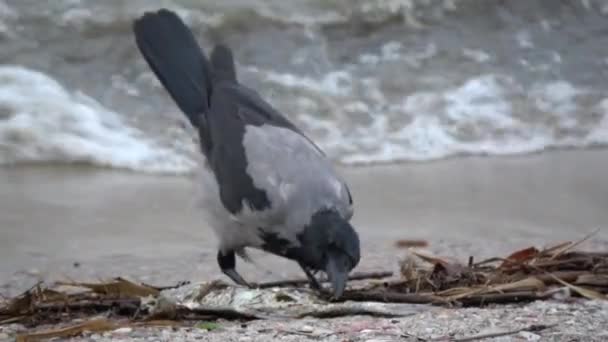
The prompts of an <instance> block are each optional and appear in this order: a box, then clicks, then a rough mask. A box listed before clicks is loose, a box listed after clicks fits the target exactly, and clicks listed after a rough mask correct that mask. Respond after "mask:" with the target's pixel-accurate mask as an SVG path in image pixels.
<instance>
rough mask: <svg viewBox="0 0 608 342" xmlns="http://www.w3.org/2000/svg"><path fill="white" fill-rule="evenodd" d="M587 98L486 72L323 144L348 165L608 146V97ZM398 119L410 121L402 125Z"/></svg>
mask: <svg viewBox="0 0 608 342" xmlns="http://www.w3.org/2000/svg"><path fill="white" fill-rule="evenodd" d="M587 94H588V92H587V90H585V89H581V88H576V87H574V86H573V85H572V84H569V83H567V82H565V81H557V82H552V83H548V84H541V85H536V86H534V87H532V90H530V91H528V90H526V89H524V88H523V87H522V86H520V85H518V84H516V83H515V82H514V81H513V80H512V79H509V78H508V77H503V76H497V75H482V76H479V77H475V78H472V79H470V80H468V81H466V82H464V83H463V84H461V85H460V86H457V87H454V88H452V89H446V90H444V91H439V92H417V93H413V94H410V95H407V96H405V99H404V100H403V103H402V104H401V106H397V107H396V108H393V112H392V113H376V114H375V115H372V116H373V117H375V120H374V122H373V123H372V124H371V125H369V126H367V127H359V128H357V129H356V130H354V131H352V132H342V134H339V135H338V134H335V133H333V134H331V135H328V136H327V137H325V138H324V139H327V140H333V141H325V140H324V139H322V140H321V141H320V145H321V146H328V147H329V148H330V150H331V151H332V153H330V154H332V155H333V156H335V157H336V158H337V159H338V160H339V161H340V162H342V163H345V164H370V163H387V162H396V161H426V160H433V159H440V158H445V157H449V156H455V155H497V156H504V155H516V154H526V153H533V152H538V151H543V150H545V149H550V148H556V147H562V148H563V147H579V148H583V147H590V146H595V145H607V144H608V99H606V100H603V101H601V102H600V103H599V104H596V105H595V106H593V107H592V108H587V107H581V104H579V102H578V98H579V97H582V96H585V95H587ZM516 103H520V104H521V103H523V106H520V107H522V108H525V110H526V111H529V112H530V113H528V114H527V115H523V116H522V115H519V114H521V113H518V112H516V109H514V108H516V106H515V104H516ZM587 110H589V111H591V110H593V111H594V113H595V115H596V116H597V117H599V118H600V120H599V121H598V122H594V123H591V124H589V123H587V124H586V125H587V126H585V124H584V123H583V121H584V120H583V119H584V117H582V116H584V113H585V112H586V111H587ZM391 117H393V118H395V117H409V118H410V120H408V121H407V122H406V123H405V124H403V125H401V126H395V125H392V124H391V123H390V118H391ZM307 121H311V120H307ZM327 130H328V131H330V130H331V129H330V128H327ZM564 130H566V131H564ZM568 130H572V131H573V132H579V134H575V133H568ZM580 131H582V132H583V133H584V134H583V133H580ZM564 132H565V133H564ZM334 139H339V140H334Z"/></svg>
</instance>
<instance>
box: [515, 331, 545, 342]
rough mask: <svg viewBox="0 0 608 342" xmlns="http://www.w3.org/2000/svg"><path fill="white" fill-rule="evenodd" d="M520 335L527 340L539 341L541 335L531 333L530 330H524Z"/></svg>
mask: <svg viewBox="0 0 608 342" xmlns="http://www.w3.org/2000/svg"><path fill="white" fill-rule="evenodd" d="M518 335H519V337H521V338H523V339H524V340H525V341H539V340H540V335H537V334H534V333H531V332H529V331H522V332H520V333H519V334H518Z"/></svg>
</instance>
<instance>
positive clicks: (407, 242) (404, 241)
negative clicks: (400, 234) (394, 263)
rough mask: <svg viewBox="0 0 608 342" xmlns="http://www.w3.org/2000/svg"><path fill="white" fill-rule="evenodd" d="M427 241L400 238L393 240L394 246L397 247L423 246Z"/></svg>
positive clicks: (426, 245) (426, 244) (425, 245)
mask: <svg viewBox="0 0 608 342" xmlns="http://www.w3.org/2000/svg"><path fill="white" fill-rule="evenodd" d="M428 246H429V243H428V241H425V240H408V239H401V240H397V241H395V247H397V248H425V247H428Z"/></svg>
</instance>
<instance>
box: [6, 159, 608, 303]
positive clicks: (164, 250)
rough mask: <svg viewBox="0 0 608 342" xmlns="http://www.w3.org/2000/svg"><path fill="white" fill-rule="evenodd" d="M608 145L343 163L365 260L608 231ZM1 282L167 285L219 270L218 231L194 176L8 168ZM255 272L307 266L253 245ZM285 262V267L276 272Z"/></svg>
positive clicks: (377, 263) (265, 274)
mask: <svg viewBox="0 0 608 342" xmlns="http://www.w3.org/2000/svg"><path fill="white" fill-rule="evenodd" d="M607 167H608V152H607V151H566V152H553V153H545V154H538V155H530V156H520V157H512V158H460V159H450V160H444V161H437V162H430V163H416V164H401V165H390V166H374V167H358V168H342V169H341V171H342V172H343V173H344V174H345V175H346V177H347V179H348V181H349V182H350V183H351V185H352V188H353V195H354V197H355V203H356V213H355V217H354V222H355V225H356V227H357V229H358V230H359V232H360V234H361V239H362V245H363V259H362V262H361V264H360V265H359V267H358V269H359V270H369V269H377V268H385V269H392V268H394V267H395V266H396V262H397V256H399V254H400V253H401V251H399V250H398V249H396V248H394V242H395V240H397V239H404V238H405V239H425V240H427V241H429V243H430V248H429V249H430V250H431V251H433V252H434V253H439V254H441V255H448V256H455V257H460V258H463V260H464V258H466V257H467V256H468V255H475V256H476V257H483V256H494V255H497V254H501V253H508V252H511V251H512V250H514V249H517V248H520V247H527V246H528V245H531V244H537V245H543V244H550V243H554V242H559V241H562V240H569V239H579V238H581V237H582V236H584V235H586V234H588V233H589V232H591V231H593V230H595V229H600V232H599V234H598V236H596V237H595V238H594V242H593V243H592V244H591V246H590V247H593V245H594V244H595V246H596V247H598V246H600V245H603V246H604V247H605V245H606V242H608V229H607V227H606V224H607V222H608V211H606V203H608V182H606V181H605V170H606V168H607ZM0 178H1V179H2V180H3V181H2V183H3V184H2V186H1V187H0V201H1V203H2V205H1V206H0V225H1V226H2V229H0V260H1V261H0V284H3V285H2V289H1V292H2V293H4V294H14V293H15V292H16V291H19V290H20V289H23V288H24V287H26V286H30V285H32V284H33V283H34V282H35V281H37V280H40V279H42V280H53V279H62V278H66V277H71V278H77V279H91V278H93V279H97V278H100V277H107V276H112V277H113V276H128V277H132V278H134V279H136V280H141V281H148V282H153V283H160V284H167V283H172V282H176V281H181V280H192V281H197V280H209V279H210V278H215V277H221V275H220V273H219V271H218V268H217V265H216V262H215V248H214V246H215V238H214V236H213V235H211V232H210V230H208V229H207V228H206V227H205V226H204V224H202V223H201V222H200V216H198V214H197V207H196V197H195V195H196V192H195V190H194V189H193V184H194V183H193V180H192V179H190V178H188V177H165V176H163V177H161V176H147V175H142V174H134V173H128V172H121V171H116V170H104V169H97V168H89V167H84V166H83V167H75V166H72V167H68V166H44V167H40V166H18V167H5V168H2V169H0ZM253 256H254V257H255V261H256V263H257V264H254V265H251V264H246V263H244V262H241V263H240V264H239V266H238V267H239V269H241V270H242V272H243V274H244V275H245V276H247V277H248V278H250V279H252V280H256V281H259V280H270V279H279V278H282V277H287V276H290V275H291V276H293V275H298V276H299V275H300V274H299V272H300V271H299V269H298V268H297V267H296V266H295V264H293V263H291V262H289V261H285V260H281V259H279V258H277V257H274V256H269V255H265V254H263V253H255V252H254V253H253ZM276 270H283V271H282V272H277V271H276Z"/></svg>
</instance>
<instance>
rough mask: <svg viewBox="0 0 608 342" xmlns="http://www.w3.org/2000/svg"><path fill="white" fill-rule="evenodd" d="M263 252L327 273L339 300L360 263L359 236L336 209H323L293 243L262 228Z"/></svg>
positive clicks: (335, 295)
mask: <svg viewBox="0 0 608 342" xmlns="http://www.w3.org/2000/svg"><path fill="white" fill-rule="evenodd" d="M260 237H261V238H262V240H264V244H263V245H262V249H263V250H266V251H268V252H271V253H273V254H276V255H280V256H283V257H286V258H289V259H292V260H295V261H297V262H298V263H300V265H301V266H303V267H305V268H308V269H310V270H313V271H324V272H325V273H326V274H327V276H328V277H329V279H330V280H331V283H332V288H333V294H334V297H335V298H339V297H340V296H342V293H343V292H344V288H345V287H346V281H347V279H348V274H349V272H350V271H351V270H352V269H353V268H355V266H357V264H358V263H359V259H360V258H361V255H360V247H359V236H358V235H357V232H356V231H355V230H354V229H353V227H352V226H351V225H350V223H349V222H348V221H347V220H345V219H344V218H342V216H340V214H338V213H337V212H335V211H333V210H322V211H319V212H317V213H316V214H315V215H313V216H312V218H311V220H310V223H309V224H308V225H307V226H305V227H303V229H302V231H301V232H300V233H298V234H297V239H298V241H290V240H288V239H286V238H284V237H282V236H279V234H278V233H276V232H268V231H264V230H263V229H260Z"/></svg>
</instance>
